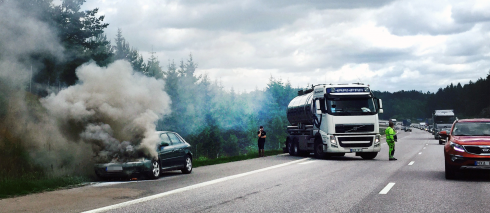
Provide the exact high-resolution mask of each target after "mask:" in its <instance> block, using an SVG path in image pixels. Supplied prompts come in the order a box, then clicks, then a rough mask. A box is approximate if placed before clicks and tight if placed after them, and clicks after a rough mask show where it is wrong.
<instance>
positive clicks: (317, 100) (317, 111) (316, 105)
mask: <svg viewBox="0 0 490 213" xmlns="http://www.w3.org/2000/svg"><path fill="white" fill-rule="evenodd" d="M315 108H316V114H322V109H321V106H320V99H316V100H315Z"/></svg>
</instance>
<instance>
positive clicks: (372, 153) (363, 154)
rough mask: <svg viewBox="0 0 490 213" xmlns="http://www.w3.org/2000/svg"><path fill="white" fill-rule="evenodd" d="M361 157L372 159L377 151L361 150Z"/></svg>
mask: <svg viewBox="0 0 490 213" xmlns="http://www.w3.org/2000/svg"><path fill="white" fill-rule="evenodd" d="M359 155H360V156H361V158H362V159H366V160H371V159H374V158H375V157H376V156H377V155H378V153H377V152H363V153H360V154H359Z"/></svg>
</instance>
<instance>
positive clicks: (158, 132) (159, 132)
mask: <svg viewBox="0 0 490 213" xmlns="http://www.w3.org/2000/svg"><path fill="white" fill-rule="evenodd" d="M169 132H172V131H157V134H161V133H169Z"/></svg>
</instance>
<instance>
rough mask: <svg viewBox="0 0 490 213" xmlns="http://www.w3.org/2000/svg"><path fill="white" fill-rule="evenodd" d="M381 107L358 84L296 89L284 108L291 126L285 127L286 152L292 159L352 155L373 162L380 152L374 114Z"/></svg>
mask: <svg viewBox="0 0 490 213" xmlns="http://www.w3.org/2000/svg"><path fill="white" fill-rule="evenodd" d="M382 108H383V107H382V102H381V100H380V99H377V98H376V97H374V95H373V93H372V92H371V90H370V88H369V86H366V85H364V84H362V83H356V84H337V85H332V84H328V85H326V84H322V85H316V86H313V87H312V89H309V90H300V91H298V96H297V97H295V98H294V99H293V100H291V102H290V103H289V105H288V109H287V118H288V121H289V123H290V124H291V126H288V127H287V132H288V137H287V139H286V142H285V145H286V150H288V152H289V154H290V155H293V156H295V155H300V156H307V155H309V154H310V153H311V152H313V153H314V156H315V157H316V158H328V157H330V156H343V155H345V153H356V156H361V157H362V158H364V159H373V158H375V157H376V155H377V154H378V152H379V151H380V150H381V143H380V138H381V137H380V134H379V120H378V113H382V112H383V109H382Z"/></svg>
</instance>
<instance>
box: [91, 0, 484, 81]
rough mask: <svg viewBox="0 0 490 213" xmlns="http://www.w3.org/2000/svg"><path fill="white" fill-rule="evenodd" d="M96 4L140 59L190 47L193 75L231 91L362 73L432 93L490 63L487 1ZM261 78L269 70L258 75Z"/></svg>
mask: <svg viewBox="0 0 490 213" xmlns="http://www.w3.org/2000/svg"><path fill="white" fill-rule="evenodd" d="M84 7H85V8H86V9H91V8H95V7H99V8H100V13H102V14H104V15H106V21H107V22H108V23H109V24H110V25H109V28H108V29H107V31H106V32H107V33H108V35H109V37H110V38H114V37H115V33H116V31H117V28H122V30H123V35H124V37H126V39H127V40H128V41H129V42H130V44H131V45H132V46H134V47H136V48H138V49H139V50H140V51H141V52H142V53H143V54H144V56H148V55H149V52H150V51H152V49H153V51H155V52H156V54H157V56H158V58H159V59H160V61H161V65H163V66H166V64H167V61H168V60H175V61H176V62H177V61H180V60H186V59H187V58H188V55H189V54H190V53H192V55H193V58H194V60H195V61H196V62H197V63H198V64H199V66H198V70H197V73H201V74H202V73H207V74H208V75H209V76H210V77H211V78H212V79H221V82H222V84H223V85H224V86H225V88H227V89H230V88H231V87H234V88H235V90H237V91H240V90H247V91H251V90H254V89H255V88H259V89H263V88H265V87H266V84H267V82H268V80H269V77H270V76H271V75H272V76H273V77H274V78H282V79H284V80H289V81H290V82H291V84H292V86H305V85H306V84H317V83H324V82H325V81H330V82H332V83H335V82H337V81H338V82H339V83H340V82H354V81H355V82H357V81H359V79H360V80H361V81H365V82H366V83H369V84H370V85H372V87H373V89H376V90H389V91H397V90H402V89H403V90H411V89H415V90H423V91H427V90H430V91H436V90H437V89H438V88H439V87H445V86H446V85H447V84H448V82H449V83H451V82H453V83H457V82H461V83H467V82H468V81H469V80H473V81H475V80H476V79H478V78H479V77H485V76H486V74H487V73H488V70H489V69H490V62H489V57H490V54H489V52H490V51H489V49H490V46H489V44H487V42H486V41H488V40H489V36H490V23H489V21H490V15H488V13H487V12H486V11H488V10H489V9H490V3H488V1H484V0H482V1H480V0H473V1H464V2H461V1H456V0H434V1H424V0H398V1H388V0H386V1H385V0H378V1H364V0H350V1H342V0H335V1H328V2H325V1H320V0H318V1H317V0H310V1H258V0H244V1H224V0H214V1H185V0H181V1H173V0H167V1H156V0H144V1H129V0H128V1H116V0H104V1H102V0H100V1H96V0H88V1H87V2H86V4H85V6H84ZM255 76H265V77H264V78H260V79H256V78H255Z"/></svg>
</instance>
